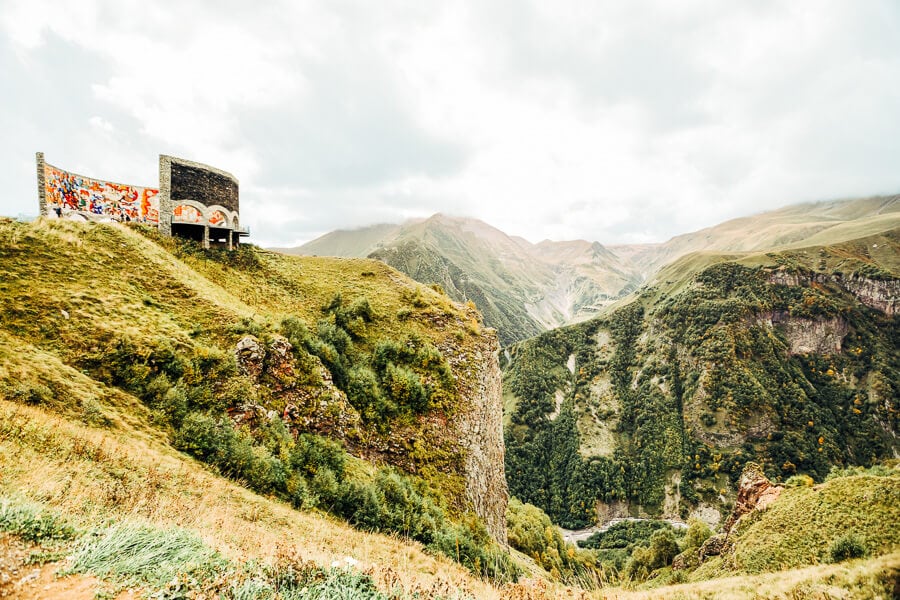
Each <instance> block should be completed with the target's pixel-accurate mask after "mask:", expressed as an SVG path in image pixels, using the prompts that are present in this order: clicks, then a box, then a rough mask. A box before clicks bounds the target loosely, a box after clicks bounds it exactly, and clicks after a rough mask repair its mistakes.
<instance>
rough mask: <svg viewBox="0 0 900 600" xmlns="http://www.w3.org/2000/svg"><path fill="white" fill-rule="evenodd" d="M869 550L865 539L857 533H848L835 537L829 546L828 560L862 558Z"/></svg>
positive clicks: (835, 561)
mask: <svg viewBox="0 0 900 600" xmlns="http://www.w3.org/2000/svg"><path fill="white" fill-rule="evenodd" d="M866 554H868V551H867V550H866V545H865V543H864V542H863V540H862V539H861V538H860V537H859V536H858V535H856V534H855V533H848V534H846V535H842V536H841V537H839V538H837V539H835V540H834V541H833V542H831V545H830V546H828V561H829V562H833V563H837V562H841V561H844V560H849V559H851V558H862V557H864V556H865V555H866Z"/></svg>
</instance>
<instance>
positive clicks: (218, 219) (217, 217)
mask: <svg viewBox="0 0 900 600" xmlns="http://www.w3.org/2000/svg"><path fill="white" fill-rule="evenodd" d="M209 224H210V226H212V227H228V218H227V217H226V216H225V213H223V212H222V211H221V210H214V211H213V212H212V214H211V215H209Z"/></svg>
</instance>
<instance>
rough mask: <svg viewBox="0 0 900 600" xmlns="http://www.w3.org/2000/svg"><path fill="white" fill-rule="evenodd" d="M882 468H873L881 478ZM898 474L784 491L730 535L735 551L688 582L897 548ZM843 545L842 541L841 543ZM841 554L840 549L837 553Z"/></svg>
mask: <svg viewBox="0 0 900 600" xmlns="http://www.w3.org/2000/svg"><path fill="white" fill-rule="evenodd" d="M884 469H885V468H884V467H882V468H881V469H877V471H878V472H880V473H884ZM898 507H900V470H898V469H897V468H892V469H890V474H881V475H869V474H863V475H859V474H852V475H847V476H838V477H835V478H832V479H829V480H828V481H826V482H825V483H823V484H820V485H816V486H813V487H806V486H803V487H791V488H786V489H785V490H784V492H782V494H781V496H780V497H779V498H778V500H777V502H775V503H774V504H773V505H772V506H771V507H770V508H769V509H768V510H766V511H763V512H760V513H753V514H752V515H750V516H749V518H746V519H745V520H742V521H741V522H739V524H738V528H737V532H736V533H733V534H732V536H733V539H734V550H733V552H730V553H727V554H725V555H724V556H723V557H721V558H718V559H713V560H712V561H710V562H708V563H705V564H703V565H701V566H700V568H699V569H697V571H696V572H694V574H693V575H692V579H694V580H699V579H709V578H713V577H721V576H725V575H728V574H736V573H746V574H757V573H764V572H770V571H780V570H784V569H793V568H798V567H804V566H807V565H816V564H822V563H826V562H834V556H833V551H835V548H836V547H837V546H840V545H841V544H846V543H847V541H846V540H845V538H846V537H847V536H848V534H852V536H853V540H852V542H853V543H854V545H857V546H859V551H856V550H854V552H856V555H857V556H858V555H859V554H860V553H862V554H864V555H866V556H881V555H884V554H889V553H891V552H896V551H897V550H898V549H900V528H898V527H897V526H896V524H897V523H898V517H900V514H898V510H900V509H898ZM842 540H844V542H842ZM838 550H840V549H838Z"/></svg>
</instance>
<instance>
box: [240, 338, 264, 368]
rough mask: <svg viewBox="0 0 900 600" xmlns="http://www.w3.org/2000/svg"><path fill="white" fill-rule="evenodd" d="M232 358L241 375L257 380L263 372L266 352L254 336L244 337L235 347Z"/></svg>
mask: <svg viewBox="0 0 900 600" xmlns="http://www.w3.org/2000/svg"><path fill="white" fill-rule="evenodd" d="M234 358H235V360H236V361H237V365H238V371H239V372H240V373H241V375H247V376H248V377H252V378H257V377H259V376H260V375H261V374H262V372H263V361H264V360H265V358H266V350H265V348H263V345H262V344H261V343H260V341H259V340H258V339H256V337H255V336H252V335H245V336H244V337H242V338H241V339H240V340H239V341H238V343H237V346H235V349H234Z"/></svg>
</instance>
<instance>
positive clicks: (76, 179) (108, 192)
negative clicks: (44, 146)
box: [37, 153, 159, 225]
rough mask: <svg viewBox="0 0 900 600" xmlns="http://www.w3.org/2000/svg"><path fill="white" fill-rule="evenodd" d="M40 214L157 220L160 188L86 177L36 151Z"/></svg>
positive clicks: (98, 218) (92, 218) (97, 219)
mask: <svg viewBox="0 0 900 600" xmlns="http://www.w3.org/2000/svg"><path fill="white" fill-rule="evenodd" d="M37 158H38V193H39V195H40V204H41V214H42V215H45V216H51V217H52V216H59V217H70V216H74V215H78V216H81V217H84V218H85V219H88V220H92V221H102V220H107V219H110V220H114V221H133V222H136V223H152V224H154V225H155V224H157V223H159V190H158V189H157V188H151V187H141V186H135V185H128V184H124V183H114V182H112V181H105V180H103V179H94V178H92V177H85V176H84V175H79V174H78V173H72V172H71V171H64V170H63V169H60V168H59V167H55V166H53V165H49V164H47V163H45V162H44V157H43V154H41V153H38V157H37Z"/></svg>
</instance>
